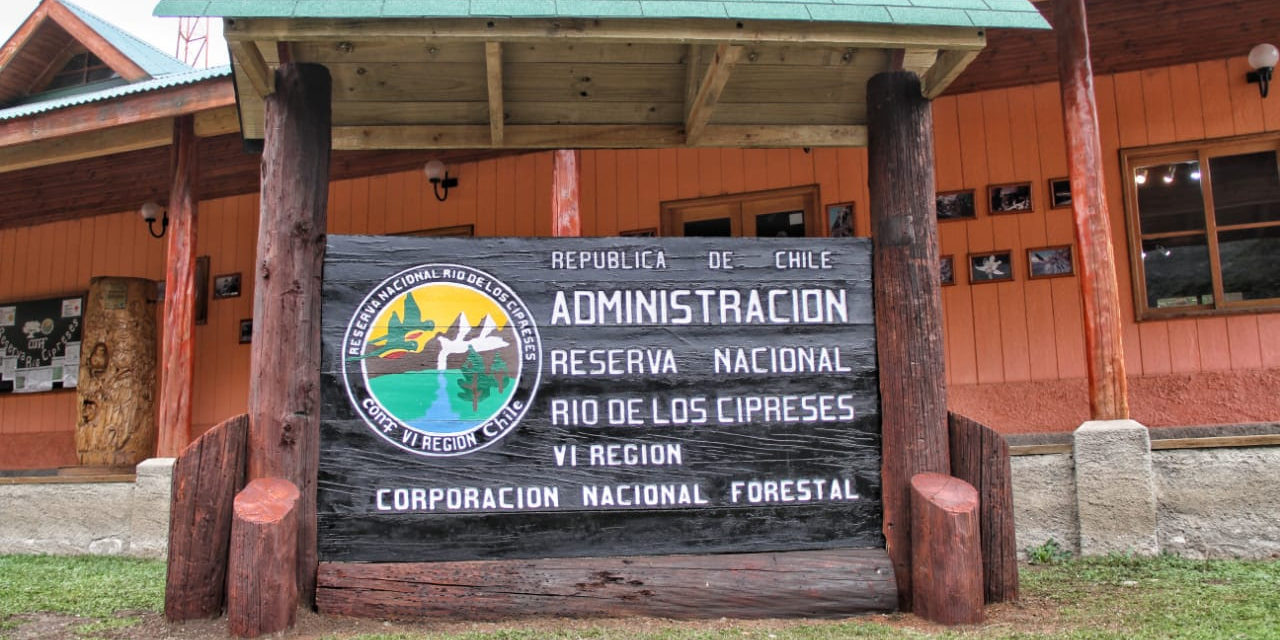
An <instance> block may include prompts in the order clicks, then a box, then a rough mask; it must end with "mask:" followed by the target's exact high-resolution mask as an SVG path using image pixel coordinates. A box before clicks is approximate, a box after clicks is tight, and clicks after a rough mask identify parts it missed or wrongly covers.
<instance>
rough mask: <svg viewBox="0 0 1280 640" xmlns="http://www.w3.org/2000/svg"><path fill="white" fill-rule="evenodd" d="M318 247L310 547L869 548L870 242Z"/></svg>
mask: <svg viewBox="0 0 1280 640" xmlns="http://www.w3.org/2000/svg"><path fill="white" fill-rule="evenodd" d="M328 242H329V244H328V249H327V255H326V259H325V267H324V308H323V349H324V353H323V358H322V371H321V381H322V396H323V407H322V412H321V445H320V467H319V488H318V515H319V529H320V540H319V545H320V555H321V560H324V561H354V562H397V561H403V562H429V561H454V560H471V559H497V558H531V557H561V556H563V557H574V556H606V555H640V554H671V553H725V552H758V551H780V550H801V549H824V548H883V547H884V538H883V535H882V532H881V501H880V460H881V458H880V399H879V383H878V379H877V371H876V361H875V357H876V347H875V326H874V314H873V311H872V293H871V248H870V243H869V241H868V240H865V239H848V238H839V239H814V238H790V239H772V238H770V239H746V238H697V239H695V238H599V239H587V238H582V239H533V238H499V239H473V238H457V239H454V238H406V237H372V236H331V237H330V238H329V241H328Z"/></svg>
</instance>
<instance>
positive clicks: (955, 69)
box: [920, 49, 981, 100]
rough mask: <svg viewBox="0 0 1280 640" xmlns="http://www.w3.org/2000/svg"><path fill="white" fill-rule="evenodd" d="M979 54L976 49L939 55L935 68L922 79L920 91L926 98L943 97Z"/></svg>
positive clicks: (949, 51) (952, 51)
mask: <svg viewBox="0 0 1280 640" xmlns="http://www.w3.org/2000/svg"><path fill="white" fill-rule="evenodd" d="M979 53H981V51H978V50H976V49H948V50H946V51H943V52H942V53H941V54H939V55H938V59H937V61H936V62H934V63H933V66H931V67H929V70H928V71H925V73H924V75H923V76H921V77H920V90H921V91H923V92H924V97H926V98H928V99H930V100H932V99H934V98H936V97H938V96H939V95H942V92H943V91H946V90H947V87H949V86H951V82H952V81H953V80H955V79H956V78H958V77H960V74H961V73H963V72H964V70H965V69H966V68H967V67H968V66H969V63H970V62H973V61H974V59H976V58H977V57H978V54H979Z"/></svg>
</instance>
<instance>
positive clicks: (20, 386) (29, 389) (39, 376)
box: [13, 367, 53, 393]
mask: <svg viewBox="0 0 1280 640" xmlns="http://www.w3.org/2000/svg"><path fill="white" fill-rule="evenodd" d="M52 389H53V367H40V368H38V369H23V371H22V375H21V376H19V377H18V380H17V384H16V385H14V389H13V391H14V393H34V392H36V391H51V390H52Z"/></svg>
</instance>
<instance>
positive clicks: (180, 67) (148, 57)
mask: <svg viewBox="0 0 1280 640" xmlns="http://www.w3.org/2000/svg"><path fill="white" fill-rule="evenodd" d="M61 3H62V5H63V6H64V7H66V8H67V9H69V10H70V11H71V13H74V14H75V15H76V17H77V18H80V19H81V20H82V21H84V23H85V24H87V25H89V28H90V29H93V30H94V31H96V32H98V35H100V36H102V37H103V39H105V40H106V41H107V42H110V43H111V46H113V47H115V48H116V49H117V50H119V51H120V53H122V54H124V55H125V57H127V58H129V59H130V60H132V61H133V62H134V64H136V65H138V66H139V67H142V70H143V71H145V72H147V75H149V76H151V77H153V78H158V77H160V76H166V75H170V74H174V73H190V72H191V71H192V69H191V67H188V66H187V65H185V64H183V63H182V61H181V60H178V59H177V58H174V57H173V56H170V55H168V54H166V53H164V52H162V51H160V50H159V49H157V48H155V47H153V46H151V45H150V44H149V43H147V42H145V41H143V40H140V39H138V38H137V37H134V35H133V34H130V33H128V32H126V31H123V30H121V29H120V28H119V27H117V26H115V25H113V24H111V23H110V22H107V21H106V20H103V19H102V18H99V17H98V16H95V15H93V14H92V13H89V12H88V11H85V10H84V9H82V8H80V7H77V6H76V5H74V4H71V3H70V2H67V1H66V0H61Z"/></svg>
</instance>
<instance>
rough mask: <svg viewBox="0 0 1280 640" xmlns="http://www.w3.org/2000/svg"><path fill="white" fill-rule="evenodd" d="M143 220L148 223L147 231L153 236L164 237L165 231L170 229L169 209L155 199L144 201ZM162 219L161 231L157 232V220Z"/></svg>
mask: <svg viewBox="0 0 1280 640" xmlns="http://www.w3.org/2000/svg"><path fill="white" fill-rule="evenodd" d="M140 213H141V214H142V221H143V222H146V223H147V231H148V232H150V233H151V237H152V238H163V237H164V232H165V231H168V230H169V210H168V209H165V208H164V207H162V206H160V205H159V204H157V203H156V202H155V201H154V200H148V201H146V202H144V203H142V211H140ZM157 219H159V220H160V233H156V228H155V222H156V220H157Z"/></svg>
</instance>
